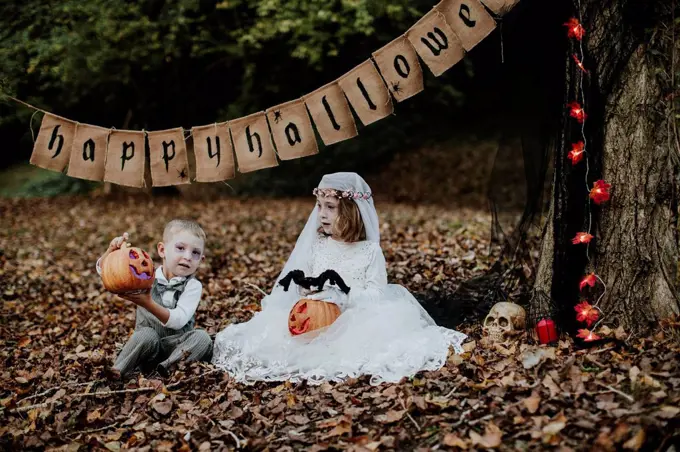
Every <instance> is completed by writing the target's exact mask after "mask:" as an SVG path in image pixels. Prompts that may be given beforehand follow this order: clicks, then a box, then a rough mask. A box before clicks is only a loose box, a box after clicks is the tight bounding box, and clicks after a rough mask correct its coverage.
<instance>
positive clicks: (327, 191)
mask: <svg viewBox="0 0 680 452" xmlns="http://www.w3.org/2000/svg"><path fill="white" fill-rule="evenodd" d="M312 193H313V194H314V196H316V197H319V196H322V197H324V198H325V197H328V196H332V197H335V198H347V199H369V198H370V197H371V196H373V194H372V193H371V192H370V191H369V192H365V193H362V192H359V191H352V190H336V189H334V188H315V189H314V191H313V192H312Z"/></svg>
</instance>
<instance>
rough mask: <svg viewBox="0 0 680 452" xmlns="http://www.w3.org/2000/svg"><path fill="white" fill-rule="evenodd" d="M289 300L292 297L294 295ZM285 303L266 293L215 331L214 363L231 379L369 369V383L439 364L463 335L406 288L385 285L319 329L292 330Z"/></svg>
mask: <svg viewBox="0 0 680 452" xmlns="http://www.w3.org/2000/svg"><path fill="white" fill-rule="evenodd" d="M293 303H294V302H293ZM291 307H292V304H291V302H290V301H287V300H277V299H276V296H275V295H270V296H268V297H266V298H265V299H264V300H263V309H262V311H260V312H258V313H256V314H255V315H254V316H253V318H252V319H251V320H250V321H248V322H245V323H240V324H235V325H231V326H229V327H227V328H226V329H224V330H223V331H221V332H220V333H218V334H217V337H216V338H215V346H214V352H213V364H215V365H216V366H218V367H220V368H222V369H224V370H225V371H226V372H228V373H229V374H230V375H231V376H233V377H234V379H235V380H237V381H239V382H241V383H246V384H251V383H254V382H256V381H286V380H288V381H292V382H299V381H301V380H307V381H308V382H309V383H310V384H320V383H323V382H325V381H333V382H339V381H343V380H345V379H347V378H350V377H359V376H361V375H370V376H371V384H379V383H382V382H398V381H399V380H401V379H402V378H403V377H408V376H412V375H414V374H416V373H417V372H419V371H423V370H438V369H440V368H441V367H442V366H443V365H444V363H445V362H446V359H447V356H448V353H449V346H452V347H453V349H454V351H455V352H456V353H462V347H461V344H462V342H463V341H464V340H465V338H466V336H465V335H464V334H462V333H459V332H457V331H453V330H449V329H446V328H442V327H439V326H436V325H434V324H433V322H432V320H431V319H429V317H428V316H427V315H426V314H424V311H423V310H422V308H420V306H419V305H418V303H417V301H416V300H415V299H414V298H413V297H412V295H411V294H410V293H409V292H408V291H407V290H406V289H404V288H403V287H402V286H399V285H389V286H387V289H386V290H385V291H384V295H383V296H382V297H381V298H380V299H379V300H377V301H376V300H372V301H366V302H365V303H361V301H359V302H355V303H354V304H353V305H352V306H350V307H348V308H347V309H346V310H345V311H344V312H343V313H342V314H341V315H340V317H338V319H337V320H336V321H335V322H334V323H333V324H332V325H331V326H329V327H328V328H326V329H325V330H323V331H321V332H320V333H318V332H315V333H317V334H314V333H311V334H310V333H307V334H302V335H299V336H292V335H291V334H290V332H289V331H288V314H289V312H290V308H291Z"/></svg>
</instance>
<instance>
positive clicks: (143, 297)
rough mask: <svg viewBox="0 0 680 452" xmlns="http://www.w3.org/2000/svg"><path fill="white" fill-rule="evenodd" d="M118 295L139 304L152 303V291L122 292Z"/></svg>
mask: <svg viewBox="0 0 680 452" xmlns="http://www.w3.org/2000/svg"><path fill="white" fill-rule="evenodd" d="M118 296H119V297H120V298H122V299H124V300H127V301H131V302H133V303H134V304H136V305H137V306H141V307H146V306H148V305H149V303H151V291H150V290H148V291H145V292H142V293H121V294H118Z"/></svg>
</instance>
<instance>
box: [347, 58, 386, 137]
mask: <svg viewBox="0 0 680 452" xmlns="http://www.w3.org/2000/svg"><path fill="white" fill-rule="evenodd" d="M338 84H339V85H340V88H342V90H343V91H344V92H345V94H346V95H347V98H348V99H349V103H350V104H352V107H354V111H356V112H357V116H359V119H361V122H363V123H364V125H366V126H367V125H369V124H372V123H374V122H376V121H378V120H380V119H382V118H384V117H385V116H387V115H391V114H392V112H393V111H394V106H393V105H392V98H391V97H390V93H389V91H387V87H386V86H385V82H384V81H383V79H382V77H381V76H380V73H378V70H377V69H376V68H375V66H374V65H373V61H371V60H367V61H365V62H364V63H362V64H360V65H359V66H357V67H355V68H354V69H352V70H351V71H350V72H349V73H347V74H345V75H344V76H343V77H342V78H341V79H340V80H338Z"/></svg>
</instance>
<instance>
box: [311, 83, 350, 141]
mask: <svg viewBox="0 0 680 452" xmlns="http://www.w3.org/2000/svg"><path fill="white" fill-rule="evenodd" d="M303 99H304V101H305V104H306V105H307V108H308V109H309V114H310V115H311V116H312V121H314V125H316V130H317V131H318V132H319V135H321V139H322V140H323V142H324V144H325V145H326V146H330V145H331V144H334V143H337V142H339V141H343V140H346V139H348V138H354V137H355V136H357V125H356V124H355V123H354V118H353V117H352V112H351V111H350V109H349V104H348V103H347V98H346V97H345V94H344V93H343V92H342V89H340V85H338V83H337V82H333V83H329V84H328V85H325V86H322V87H321V88H319V89H317V90H316V91H314V92H313V93H311V94H308V95H306V96H305V97H303Z"/></svg>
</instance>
